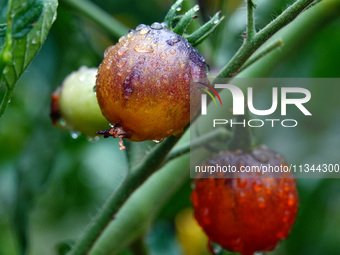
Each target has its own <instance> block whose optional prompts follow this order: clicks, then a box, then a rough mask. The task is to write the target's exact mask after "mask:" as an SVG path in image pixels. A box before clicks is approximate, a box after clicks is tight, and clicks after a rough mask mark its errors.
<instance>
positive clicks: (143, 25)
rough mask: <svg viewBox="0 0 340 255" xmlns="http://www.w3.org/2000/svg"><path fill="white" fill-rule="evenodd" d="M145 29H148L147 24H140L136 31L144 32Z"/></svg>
mask: <svg viewBox="0 0 340 255" xmlns="http://www.w3.org/2000/svg"><path fill="white" fill-rule="evenodd" d="M145 27H147V26H146V25H145V24H140V25H138V26H137V27H136V30H137V31H139V30H142V29H143V28H145Z"/></svg>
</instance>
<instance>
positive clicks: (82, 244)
mask: <svg viewBox="0 0 340 255" xmlns="http://www.w3.org/2000/svg"><path fill="white" fill-rule="evenodd" d="M179 139H180V138H179V137H175V136H171V137H168V138H167V139H165V140H164V141H163V142H162V143H161V144H159V145H158V146H156V147H154V148H153V149H152V150H151V151H150V153H149V154H148V155H147V156H146V157H145V159H144V160H143V161H142V162H141V163H140V164H138V165H137V166H136V167H135V169H132V171H130V172H129V174H128V176H127V177H126V179H125V181H124V182H123V183H122V184H121V186H120V187H119V188H118V189H117V190H116V191H115V192H114V193H112V195H111V196H110V197H109V199H108V200H107V201H106V203H105V204H104V206H103V207H102V208H101V210H100V211H99V212H98V213H97V215H96V216H95V217H94V219H93V220H92V221H91V223H90V224H89V226H88V227H87V229H86V230H85V232H84V233H83V235H82V236H81V237H80V239H79V240H78V241H77V242H76V244H75V245H74V247H73V249H72V251H71V252H70V255H83V254H86V253H87V252H88V251H89V250H90V248H91V247H92V245H93V244H94V242H95V241H96V240H97V238H98V237H99V235H100V234H101V233H102V231H103V230H104V229H105V227H106V226H107V225H108V224H109V222H110V221H111V220H113V219H114V218H115V214H116V213H117V211H118V210H119V208H120V207H121V206H122V205H123V204H124V202H125V201H126V200H127V199H128V197H129V196H130V195H131V194H132V193H133V192H134V191H135V190H136V189H137V188H138V187H139V186H140V185H141V184H142V183H143V182H144V181H145V180H146V179H147V178H148V177H149V176H150V175H152V174H153V173H154V172H155V171H156V170H158V169H159V168H160V166H161V165H162V163H163V162H164V160H165V158H166V156H167V155H168V153H169V152H170V150H171V149H172V147H173V146H174V145H175V144H176V142H177V141H178V140H179Z"/></svg>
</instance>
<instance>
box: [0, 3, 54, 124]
mask: <svg viewBox="0 0 340 255" xmlns="http://www.w3.org/2000/svg"><path fill="white" fill-rule="evenodd" d="M57 6H58V1H57V0H28V1H22V0H9V1H8V5H7V24H5V25H4V24H2V25H1V29H0V30H1V32H0V85H5V86H6V88H7V91H6V93H5V95H4V97H3V99H2V102H1V105H0V117H1V116H2V114H3V113H4V111H5V109H6V108H7V106H8V104H9V102H10V100H11V97H12V94H13V90H14V87H15V84H16V82H17V80H18V79H19V78H20V76H21V75H22V73H23V72H24V71H25V69H26V68H27V67H28V65H29V64H30V63H31V61H32V60H33V58H34V57H35V55H36V54H37V53H38V51H39V50H40V48H41V46H42V45H43V43H44V41H45V40H46V37H47V34H48V32H49V30H50V29H51V26H52V24H53V22H54V20H55V19H56V10H57ZM3 34H4V36H5V41H4V42H3V43H2V44H1V41H3V39H2V40H1V38H3V36H1V35H3Z"/></svg>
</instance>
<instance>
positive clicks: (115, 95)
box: [96, 23, 206, 141]
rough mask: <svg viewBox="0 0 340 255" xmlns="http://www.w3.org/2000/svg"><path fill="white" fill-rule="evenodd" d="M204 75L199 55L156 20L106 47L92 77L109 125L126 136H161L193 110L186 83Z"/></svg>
mask: <svg viewBox="0 0 340 255" xmlns="http://www.w3.org/2000/svg"><path fill="white" fill-rule="evenodd" d="M200 78H206V63H205V61H204V59H203V57H202V56H201V55H200V54H199V53H198V51H197V50H196V49H194V48H193V47H192V46H191V45H190V44H189V43H188V42H187V41H186V40H185V39H184V38H183V37H181V36H179V35H177V34H175V33H173V32H172V31H170V30H168V29H167V28H166V27H164V26H163V25H161V24H159V23H155V24H153V25H151V26H146V25H140V26H138V27H137V28H136V30H131V31H130V32H129V33H128V34H127V35H126V36H123V37H122V38H120V40H119V42H118V43H117V44H116V45H114V46H111V47H109V48H108V49H107V50H106V52H105V57H104V60H103V62H102V63H101V65H100V67H99V70H98V75H97V80H96V92H97V99H98V102H99V105H100V108H101V111H102V113H103V115H104V116H105V117H106V118H107V119H108V120H109V122H110V123H111V124H115V123H119V125H120V126H121V127H122V128H123V129H124V131H125V132H127V133H130V134H131V137H129V139H130V140H133V141H144V140H161V139H162V138H164V137H167V136H170V135H173V134H175V135H176V134H179V133H181V131H182V129H183V127H184V126H185V125H186V124H187V123H188V122H189V121H190V97H191V103H192V105H194V106H195V107H191V111H192V113H194V112H196V111H197V110H198V106H199V103H200V92H199V90H198V89H197V88H196V85H193V83H192V82H191V81H192V80H193V79H200Z"/></svg>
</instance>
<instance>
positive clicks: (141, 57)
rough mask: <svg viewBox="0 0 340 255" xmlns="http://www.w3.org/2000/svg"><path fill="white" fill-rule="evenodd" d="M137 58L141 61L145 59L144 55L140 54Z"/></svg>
mask: <svg viewBox="0 0 340 255" xmlns="http://www.w3.org/2000/svg"><path fill="white" fill-rule="evenodd" d="M138 59H139V60H141V61H145V59H146V57H145V56H144V55H140V56H139V57H138Z"/></svg>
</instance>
